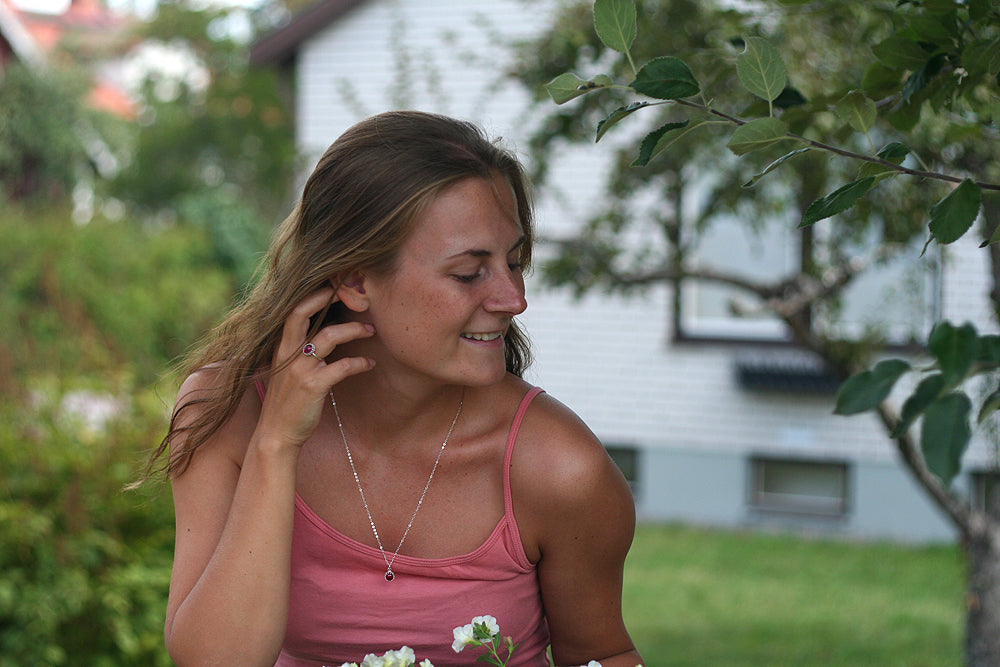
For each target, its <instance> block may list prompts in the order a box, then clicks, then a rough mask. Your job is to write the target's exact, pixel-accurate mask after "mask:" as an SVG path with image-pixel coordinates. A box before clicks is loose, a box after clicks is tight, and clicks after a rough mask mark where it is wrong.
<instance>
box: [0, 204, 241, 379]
mask: <svg viewBox="0 0 1000 667" xmlns="http://www.w3.org/2000/svg"><path fill="white" fill-rule="evenodd" d="M0 238H3V239H4V243H3V244H0V276H3V278H2V280H0V329H2V330H3V331H4V332H5V336H4V338H3V340H2V341H0V392H2V391H3V389H7V390H8V393H9V392H10V390H11V389H13V388H15V387H16V386H18V385H23V379H24V378H25V377H30V376H33V375H37V374H51V375H55V376H58V377H67V376H82V375H87V374H100V375H103V374H106V373H109V372H115V373H117V372H121V371H122V370H123V369H127V372H130V373H134V374H135V375H136V380H137V382H138V383H139V384H148V383H150V382H152V381H153V380H155V379H156V376H157V374H158V373H161V372H162V371H163V369H164V368H166V366H167V365H168V363H169V362H170V360H172V359H174V358H175V357H176V356H177V355H178V354H180V353H182V352H183V351H184V350H185V349H186V348H187V346H188V345H190V342H191V341H192V340H193V339H194V338H195V337H196V336H197V335H199V334H200V333H201V332H203V331H205V330H206V329H207V328H209V327H210V326H211V325H212V324H213V323H214V322H215V321H216V320H217V319H218V318H219V316H220V315H221V314H222V313H223V312H224V310H225V309H226V308H227V306H228V303H229V302H230V300H231V298H232V295H233V293H234V291H235V289H236V285H238V284H239V283H240V282H242V280H243V279H244V278H242V277H240V278H236V277H234V276H233V275H232V274H231V273H230V272H227V271H226V270H225V269H224V268H223V267H221V266H219V264H218V262H217V261H216V257H215V251H214V250H213V248H212V244H211V242H210V240H209V238H208V234H207V233H206V232H205V231H204V230H199V229H193V228H191V227H187V226H177V227H169V228H162V229H156V228H150V227H142V226H139V225H136V224H134V223H131V222H111V221H107V220H94V221H93V222H91V223H89V224H87V225H85V226H78V225H75V224H74V223H72V222H71V221H70V215H69V214H68V213H67V212H65V211H38V210H32V209H28V208H16V207H8V208H7V209H6V210H5V211H4V212H3V213H0Z"/></svg>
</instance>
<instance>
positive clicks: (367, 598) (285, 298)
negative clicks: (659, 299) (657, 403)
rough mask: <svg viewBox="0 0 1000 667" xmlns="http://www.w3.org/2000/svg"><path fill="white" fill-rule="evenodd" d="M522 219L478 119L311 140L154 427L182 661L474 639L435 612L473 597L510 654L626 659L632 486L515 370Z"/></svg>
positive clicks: (421, 653)
mask: <svg viewBox="0 0 1000 667" xmlns="http://www.w3.org/2000/svg"><path fill="white" fill-rule="evenodd" d="M532 240H533V231H532V219H531V208H530V201H529V195H528V191H527V185H526V182H525V177H524V175H523V172H522V169H521V167H520V165H519V164H518V162H517V160H516V158H515V157H513V155H512V154H510V153H509V152H507V151H505V150H503V149H501V148H499V147H498V146H497V145H495V144H493V143H491V142H489V141H487V140H486V139H485V138H484V137H483V136H482V134H481V133H480V132H479V131H478V130H477V129H476V128H475V127H474V126H472V125H469V124H467V123H463V122H459V121H456V120H453V119H449V118H445V117H442V116H436V115H431V114H426V113H419V112H393V113H387V114H382V115H379V116H375V117H373V118H370V119H368V120H366V121H363V122H361V123H359V124H358V125H356V126H354V127H352V128H351V129H349V130H348V131H347V132H346V133H345V134H344V135H343V136H341V137H340V138H339V139H338V140H337V141H336V142H335V143H334V144H333V145H332V146H331V147H330V148H329V150H328V151H327V152H326V154H325V155H324V156H323V158H322V159H321V160H320V162H319V164H318V165H317V167H316V169H315V171H314V172H313V174H312V176H311V177H310V178H309V180H308V182H307V183H306V186H305V190H304V193H303V196H302V199H301V201H300V203H299V205H298V206H297V208H296V210H295V211H294V212H293V214H292V215H291V216H290V217H289V218H288V219H287V220H286V221H285V222H284V224H283V226H282V227H281V229H280V230H279V234H278V236H277V238H276V240H275V243H274V246H273V247H272V250H271V253H270V255H269V257H268V262H267V268H266V270H265V272H264V274H263V275H262V277H261V280H260V281H259V283H258V285H257V286H256V287H255V288H254V290H253V291H252V293H251V294H250V295H249V296H248V297H247V299H246V300H245V302H244V303H243V304H242V305H241V306H240V307H239V308H237V309H236V310H235V311H234V312H233V313H232V314H231V315H230V316H229V317H228V319H227V320H226V321H225V322H223V324H222V325H221V326H220V327H219V328H218V329H217V330H216V331H214V332H213V334H212V335H211V336H210V337H209V339H208V341H207V342H206V343H205V345H204V346H203V347H202V349H201V350H200V351H199V352H198V353H197V354H196V355H194V356H193V358H192V359H191V360H190V364H189V368H188V372H189V373H190V374H189V376H188V377H187V379H186V381H185V382H184V383H183V385H182V387H181V389H180V392H179V394H178V398H177V407H176V408H175V411H174V415H173V418H172V421H171V429H170V432H169V433H168V435H167V437H166V438H165V439H164V444H163V446H162V447H161V452H160V453H163V451H164V450H165V449H166V448H167V447H168V446H169V450H170V454H169V459H168V471H169V473H170V477H171V482H172V487H173V496H174V504H175V509H176V519H177V541H176V547H175V549H176V550H175V557H174V567H173V573H172V576H171V585H170V597H169V602H168V607H167V619H166V628H165V635H166V643H167V648H168V650H169V652H170V655H171V656H172V657H173V659H174V660H175V661H176V662H177V664H179V665H200V664H225V665H241V666H243V665H272V664H277V665H294V666H304V665H339V664H341V663H342V662H347V661H359V660H360V659H361V658H362V657H363V656H364V655H365V654H366V653H369V652H374V653H381V652H383V651H386V650H389V649H395V648H399V647H400V646H403V645H406V646H409V647H411V648H413V649H414V650H415V651H416V654H417V657H418V659H429V660H431V661H432V662H433V663H434V664H435V665H437V667H445V666H446V665H448V664H469V663H470V662H472V661H473V659H474V657H475V656H470V655H469V652H466V653H464V654H462V655H457V654H456V653H454V652H453V651H452V649H451V645H450V641H451V639H452V637H451V631H452V628H454V627H456V626H460V625H463V624H465V623H468V620H469V619H470V618H472V617H473V616H476V615H481V614H490V615H493V616H495V617H496V618H497V620H498V621H499V624H500V628H501V631H502V633H503V634H504V635H511V636H512V637H513V640H514V642H515V643H517V644H518V647H517V648H516V650H515V651H514V655H513V660H512V662H511V664H512V665H547V664H549V663H548V658H547V656H546V648H547V647H548V646H549V644H550V643H551V653H552V659H553V660H554V661H555V662H556V664H559V665H563V664H566V665H579V664H586V663H587V662H588V661H590V660H600V661H601V662H602V663H603V665H604V667H615V666H617V665H621V666H625V667H635V665H636V664H637V663H639V662H640V661H641V659H640V658H639V656H638V654H637V653H636V651H635V648H634V646H633V644H632V642H631V640H630V639H629V636H628V633H627V632H626V630H625V627H624V625H623V623H622V615H621V585H622V581H621V577H622V566H623V562H624V559H625V555H626V553H627V551H628V548H629V545H630V543H631V539H632V534H633V530H634V524H635V517H634V508H633V505H632V501H631V496H630V494H629V490H628V488H627V486H626V484H625V482H624V480H623V478H622V476H621V475H620V474H619V473H618V471H617V469H616V468H615V467H614V465H613V464H612V462H611V461H610V460H609V458H608V457H607V455H606V453H605V451H604V449H603V447H602V446H601V444H600V442H598V440H597V439H596V438H595V437H594V435H593V434H592V433H591V432H590V431H589V430H588V429H587V428H586V427H585V426H584V425H583V424H582V423H581V422H580V420H579V419H578V418H577V417H576V416H575V415H573V413H571V412H570V411H569V410H568V409H566V408H565V407H563V406H562V405H560V404H559V403H558V402H556V401H555V400H553V399H552V398H549V397H547V396H545V395H544V394H543V395H538V394H539V393H540V392H539V390H537V389H533V388H532V387H530V386H529V385H528V384H526V383H525V382H524V381H523V380H521V379H520V375H521V373H522V371H523V370H524V368H525V366H526V364H527V363H528V357H529V355H528V346H527V343H526V339H525V337H524V335H523V334H522V332H521V331H520V329H519V328H518V326H517V324H516V323H515V321H514V317H515V316H516V315H518V314H520V313H521V312H523V311H524V309H525V307H526V303H525V299H524V278H523V275H524V271H525V270H526V268H527V266H528V262H529V260H530V257H531V248H532ZM276 661H277V662H276Z"/></svg>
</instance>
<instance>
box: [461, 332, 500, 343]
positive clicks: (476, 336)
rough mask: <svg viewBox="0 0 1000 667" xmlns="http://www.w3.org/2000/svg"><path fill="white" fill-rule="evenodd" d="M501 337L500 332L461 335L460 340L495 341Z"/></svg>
mask: <svg viewBox="0 0 1000 667" xmlns="http://www.w3.org/2000/svg"><path fill="white" fill-rule="evenodd" d="M501 336H503V332H501V331H493V332H490V333H463V334H462V338H467V339H469V340H481V341H491V340H496V339H497V338H500V337H501Z"/></svg>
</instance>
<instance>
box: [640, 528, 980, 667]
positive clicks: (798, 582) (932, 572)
mask: <svg viewBox="0 0 1000 667" xmlns="http://www.w3.org/2000/svg"><path fill="white" fill-rule="evenodd" d="M963 577H964V566H963V562H962V555H961V552H960V551H959V549H958V548H957V547H954V546H947V545H945V546H926V547H912V546H900V545H893V544H881V543H877V544H859V543H852V542H840V541H830V540H810V539H802V538H799V537H792V536H776V535H762V534H746V533H738V532H722V531H709V530H703V529H697V528H690V527H681V526H640V528H639V530H638V531H637V534H636V539H635V543H634V544H633V547H632V551H631V553H630V554H629V559H628V561H627V564H626V568H625V592H624V598H625V599H624V602H625V620H626V623H627V624H628V627H629V631H630V632H631V634H632V638H633V640H635V642H636V645H637V646H638V647H639V650H640V652H641V653H642V654H643V657H644V658H645V660H646V664H647V665H648V667H668V666H669V667H695V666H697V667H705V666H711V667H760V666H768V667H779V666H782V665H796V666H800V665H824V666H830V667H848V666H850V667H860V666H864V667H880V666H885V667H890V666H891V667H903V666H906V667H949V666H955V667H959V666H960V665H961V664H962V641H963V624H964V609H963V595H964V583H963Z"/></svg>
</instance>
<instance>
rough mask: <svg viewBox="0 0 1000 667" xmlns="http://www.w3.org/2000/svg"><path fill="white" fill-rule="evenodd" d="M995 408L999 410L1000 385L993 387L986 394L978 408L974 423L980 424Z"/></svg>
mask: <svg viewBox="0 0 1000 667" xmlns="http://www.w3.org/2000/svg"><path fill="white" fill-rule="evenodd" d="M997 410H1000V387H998V388H997V389H995V390H994V391H993V393H991V394H990V395H989V396H987V397H986V400H985V401H983V404H982V406H980V408H979V416H978V417H977V418H976V423H977V424H982V423H983V422H984V421H986V419H987V418H988V417H989V416H990V415H992V414H993V413H994V412H996V411H997Z"/></svg>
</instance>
